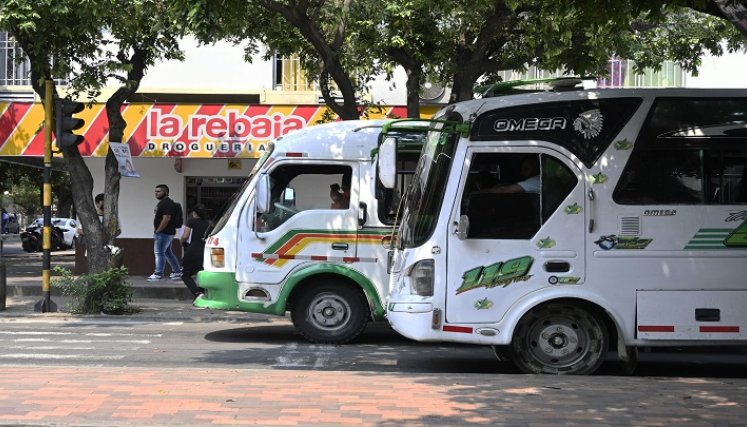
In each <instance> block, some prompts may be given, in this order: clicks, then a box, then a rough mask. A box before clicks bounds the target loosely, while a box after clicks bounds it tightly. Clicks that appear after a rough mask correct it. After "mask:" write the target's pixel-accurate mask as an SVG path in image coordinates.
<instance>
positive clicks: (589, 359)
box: [510, 303, 608, 375]
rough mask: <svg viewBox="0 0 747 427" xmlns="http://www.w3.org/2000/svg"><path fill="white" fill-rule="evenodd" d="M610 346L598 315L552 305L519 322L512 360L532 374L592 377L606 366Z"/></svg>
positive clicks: (588, 311) (585, 310) (532, 312)
mask: <svg viewBox="0 0 747 427" xmlns="http://www.w3.org/2000/svg"><path fill="white" fill-rule="evenodd" d="M607 342H608V336H607V330H606V328H605V326H604V322H603V321H602V320H601V319H600V317H599V315H598V314H596V312H594V311H592V310H588V309H586V308H583V307H580V306H577V305H573V304H561V303H551V304H547V305H544V306H540V307H538V308H535V309H534V310H532V311H530V312H529V313H527V314H525V315H524V317H522V319H521V320H520V321H519V324H518V325H517V327H516V330H515V331H514V336H513V339H512V343H511V348H510V350H511V359H512V360H513V362H514V363H515V364H516V366H517V367H518V368H519V369H521V370H522V371H523V372H526V373H529V374H556V375H588V374H591V373H593V372H594V371H596V370H597V369H598V368H599V366H601V364H602V362H604V356H605V353H606V352H607V347H608V344H607Z"/></svg>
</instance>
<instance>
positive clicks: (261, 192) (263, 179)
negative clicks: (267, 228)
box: [256, 174, 270, 214]
mask: <svg viewBox="0 0 747 427" xmlns="http://www.w3.org/2000/svg"><path fill="white" fill-rule="evenodd" d="M256 195H257V203H256V206H257V213H258V214H263V213H266V212H267V211H268V210H270V177H269V176H268V175H267V174H262V175H260V176H259V180H257V191H256Z"/></svg>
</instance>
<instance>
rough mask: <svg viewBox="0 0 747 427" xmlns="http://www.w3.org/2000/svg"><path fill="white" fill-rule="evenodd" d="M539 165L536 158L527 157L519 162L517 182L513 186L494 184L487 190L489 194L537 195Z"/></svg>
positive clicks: (538, 188) (538, 189) (538, 190)
mask: <svg viewBox="0 0 747 427" xmlns="http://www.w3.org/2000/svg"><path fill="white" fill-rule="evenodd" d="M540 188H541V187H540V165H539V159H538V158H537V156H527V157H524V159H523V160H522V161H521V168H520V169H519V181H517V182H515V183H513V184H496V185H495V186H494V187H492V188H488V189H487V190H485V191H487V192H489V193H539V192H540Z"/></svg>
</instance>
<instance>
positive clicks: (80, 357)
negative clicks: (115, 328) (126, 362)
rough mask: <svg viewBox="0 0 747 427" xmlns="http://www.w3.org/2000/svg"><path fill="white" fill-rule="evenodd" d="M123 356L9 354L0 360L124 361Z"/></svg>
mask: <svg viewBox="0 0 747 427" xmlns="http://www.w3.org/2000/svg"><path fill="white" fill-rule="evenodd" d="M124 358H125V356H124V355H118V356H93V355H87V354H38V353H37V354H33V353H9V354H0V359H38V360H62V359H76V360H119V359H124Z"/></svg>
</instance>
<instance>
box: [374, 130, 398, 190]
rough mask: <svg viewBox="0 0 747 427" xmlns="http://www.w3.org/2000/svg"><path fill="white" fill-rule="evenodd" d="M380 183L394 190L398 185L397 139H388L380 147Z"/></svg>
mask: <svg viewBox="0 0 747 427" xmlns="http://www.w3.org/2000/svg"><path fill="white" fill-rule="evenodd" d="M378 169H379V181H381V184H382V185H383V186H384V188H390V189H391V188H394V187H395V185H396V183H397V139H396V138H393V137H387V138H386V139H384V142H382V143H381V145H380V146H379V162H378Z"/></svg>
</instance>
